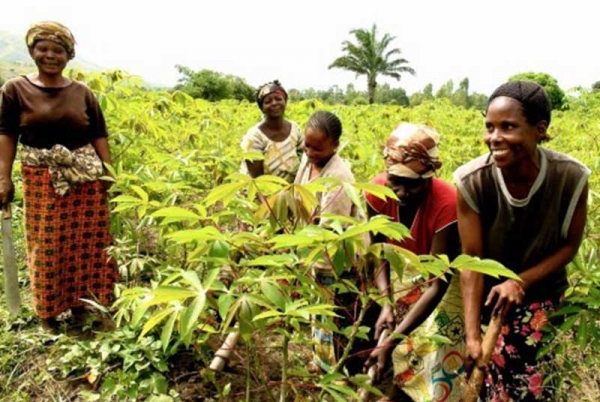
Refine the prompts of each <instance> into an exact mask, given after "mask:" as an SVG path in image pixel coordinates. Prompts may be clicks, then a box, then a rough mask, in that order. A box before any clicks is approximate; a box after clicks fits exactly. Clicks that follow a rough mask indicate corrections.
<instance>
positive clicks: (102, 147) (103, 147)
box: [92, 137, 112, 165]
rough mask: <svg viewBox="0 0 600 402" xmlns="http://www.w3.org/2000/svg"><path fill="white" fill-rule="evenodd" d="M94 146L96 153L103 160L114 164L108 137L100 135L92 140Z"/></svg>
mask: <svg viewBox="0 0 600 402" xmlns="http://www.w3.org/2000/svg"><path fill="white" fill-rule="evenodd" d="M92 146H93V147H94V149H95V150H96V153H97V154H98V156H99V157H100V159H102V162H104V163H108V164H109V165H110V164H112V158H111V156H110V148H109V146H108V139H107V138H106V137H98V138H94V139H93V140H92Z"/></svg>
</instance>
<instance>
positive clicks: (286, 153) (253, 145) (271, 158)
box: [241, 121, 303, 183]
mask: <svg viewBox="0 0 600 402" xmlns="http://www.w3.org/2000/svg"><path fill="white" fill-rule="evenodd" d="M290 123H291V125H292V128H291V130H290V134H289V135H288V136H287V138H286V139H285V140H283V141H272V140H271V139H269V137H267V136H266V135H265V133H263V132H262V131H261V130H260V128H259V126H260V124H261V123H259V124H257V125H256V126H254V127H252V128H251V129H250V130H248V132H247V133H246V134H245V135H244V137H243V138H242V143H241V147H242V150H243V151H244V152H249V151H259V152H261V153H262V154H263V155H264V156H265V159H264V160H263V166H264V172H265V174H270V175H274V176H278V177H281V178H282V179H285V180H287V181H288V182H290V183H292V182H293V181H294V178H295V177H296V172H297V171H298V166H299V165H300V155H302V141H303V136H302V132H301V131H300V127H299V126H298V124H296V123H295V122H293V121H290ZM241 170H242V173H245V174H248V168H247V166H246V163H245V161H243V162H242V169H241Z"/></svg>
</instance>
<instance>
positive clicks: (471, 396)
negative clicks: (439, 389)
mask: <svg viewBox="0 0 600 402" xmlns="http://www.w3.org/2000/svg"><path fill="white" fill-rule="evenodd" d="M502 310H504V309H500V311H499V312H498V313H497V314H496V315H494V316H492V318H491V319H490V325H488V328H487V330H486V331H485V336H484V337H483V341H482V342H481V357H480V358H479V360H477V361H476V362H475V367H474V368H473V371H472V372H471V376H470V377H469V382H468V383H467V385H466V386H465V390H464V393H463V399H462V400H463V402H476V401H477V399H478V398H479V394H480V393H481V388H482V386H483V380H484V379H485V374H486V371H485V368H486V367H487V365H488V364H489V362H490V360H491V359H492V353H493V352H494V347H495V346H496V341H497V340H498V335H500V330H501V329H502V315H503V311H502Z"/></svg>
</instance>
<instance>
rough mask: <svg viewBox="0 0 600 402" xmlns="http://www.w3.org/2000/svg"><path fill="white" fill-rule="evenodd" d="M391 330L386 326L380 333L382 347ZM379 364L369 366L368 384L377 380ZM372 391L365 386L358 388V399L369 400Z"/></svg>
mask: <svg viewBox="0 0 600 402" xmlns="http://www.w3.org/2000/svg"><path fill="white" fill-rule="evenodd" d="M389 334H390V331H389V330H388V329H387V328H386V329H384V330H383V331H381V335H379V339H378V340H377V347H380V346H381V345H383V342H384V341H385V340H386V339H387V337H388V336H389ZM376 365H377V364H374V365H372V366H371V367H369V371H367V376H368V377H369V379H368V380H367V384H369V385H372V384H373V380H375V374H376V373H377V367H376ZM370 396H371V395H370V393H369V391H367V390H366V389H364V388H361V389H359V390H358V400H359V401H360V402H369V397H370Z"/></svg>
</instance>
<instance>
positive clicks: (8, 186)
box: [0, 135, 17, 206]
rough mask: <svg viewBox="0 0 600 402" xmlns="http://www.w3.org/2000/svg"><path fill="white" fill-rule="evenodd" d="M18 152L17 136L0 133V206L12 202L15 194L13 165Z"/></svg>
mask: <svg viewBox="0 0 600 402" xmlns="http://www.w3.org/2000/svg"><path fill="white" fill-rule="evenodd" d="M16 153H17V140H16V138H15V137H14V136H12V135H0V206H2V205H4V203H10V202H12V200H13V197H14V194H15V187H14V185H13V182H12V167H13V163H14V161H15V155H16Z"/></svg>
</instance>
